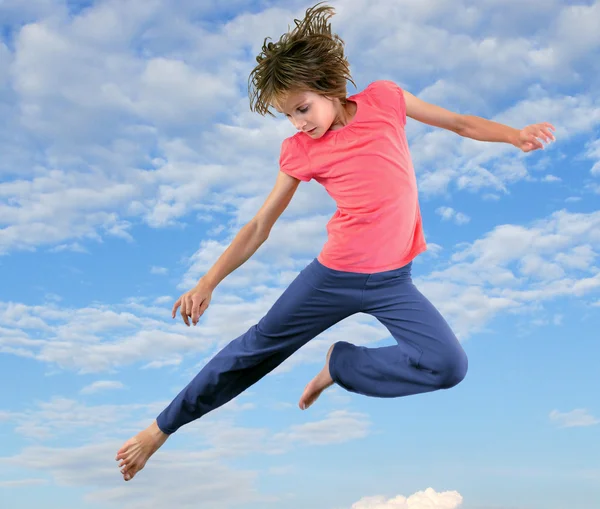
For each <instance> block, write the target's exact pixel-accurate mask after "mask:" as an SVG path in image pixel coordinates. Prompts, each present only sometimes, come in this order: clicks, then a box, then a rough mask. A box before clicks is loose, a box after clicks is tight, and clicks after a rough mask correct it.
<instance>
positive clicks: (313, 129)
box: [306, 127, 316, 134]
mask: <svg viewBox="0 0 600 509" xmlns="http://www.w3.org/2000/svg"><path fill="white" fill-rule="evenodd" d="M315 129H316V127H313V128H312V129H311V130H310V131H306V134H312V133H314V132H315Z"/></svg>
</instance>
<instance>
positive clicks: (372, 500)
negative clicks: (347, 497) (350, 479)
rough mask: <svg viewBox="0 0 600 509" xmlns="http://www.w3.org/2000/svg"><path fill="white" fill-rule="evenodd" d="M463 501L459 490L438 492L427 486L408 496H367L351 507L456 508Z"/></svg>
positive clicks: (356, 508) (364, 508) (377, 508)
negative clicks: (389, 497) (388, 497)
mask: <svg viewBox="0 0 600 509" xmlns="http://www.w3.org/2000/svg"><path fill="white" fill-rule="evenodd" d="M462 502H463V497H462V496H461V494H460V493H458V492H457V491H444V492H441V493H437V492H436V491H435V490H434V489H433V488H427V489H426V490H425V491H419V492H417V493H415V494H414V495H411V496H410V497H408V498H407V497H404V496H402V495H398V496H397V497H394V498H391V499H387V498H386V497H383V496H373V497H366V498H363V499H361V500H359V501H358V502H356V503H355V504H352V507H351V509H456V508H458V507H460V505H461V504H462Z"/></svg>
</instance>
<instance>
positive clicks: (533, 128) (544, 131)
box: [514, 122, 556, 152]
mask: <svg viewBox="0 0 600 509" xmlns="http://www.w3.org/2000/svg"><path fill="white" fill-rule="evenodd" d="M550 129H552V130H553V131H556V128H555V127H554V126H553V125H552V124H549V123H548V122H543V123H541V124H531V125H528V126H527V127H525V128H523V129H522V130H521V131H519V135H518V136H517V140H516V141H515V143H514V145H515V147H517V148H520V149H521V150H522V151H523V152H531V151H533V150H537V149H540V148H541V149H542V150H543V149H544V145H543V143H542V142H541V141H540V140H539V138H541V139H542V140H544V141H545V142H546V143H549V142H551V141H555V140H556V138H555V137H554V134H553V133H552V132H551V130H550Z"/></svg>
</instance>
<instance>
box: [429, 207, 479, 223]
mask: <svg viewBox="0 0 600 509" xmlns="http://www.w3.org/2000/svg"><path fill="white" fill-rule="evenodd" d="M436 213H437V214H438V215H439V216H441V218H442V219H443V220H444V221H454V222H455V223H456V224H458V225H461V224H466V223H468V222H469V221H470V220H471V218H470V217H469V216H467V215H466V214H463V213H462V212H457V211H456V210H454V209H453V208H452V207H439V208H438V209H437V210H436Z"/></svg>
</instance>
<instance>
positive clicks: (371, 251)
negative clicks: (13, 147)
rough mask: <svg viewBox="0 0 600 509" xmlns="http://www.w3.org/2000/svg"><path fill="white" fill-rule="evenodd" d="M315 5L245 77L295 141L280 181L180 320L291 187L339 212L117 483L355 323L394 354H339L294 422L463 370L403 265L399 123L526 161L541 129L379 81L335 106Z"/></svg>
mask: <svg viewBox="0 0 600 509" xmlns="http://www.w3.org/2000/svg"><path fill="white" fill-rule="evenodd" d="M332 15H333V9H332V8H331V7H328V6H326V5H321V3H319V4H317V5H315V6H314V7H313V8H310V9H308V10H307V11H306V16H305V18H304V19H303V20H301V21H300V20H295V24H296V27H295V29H294V30H292V31H291V32H289V33H287V34H284V35H283V36H282V37H281V39H280V40H279V42H277V43H275V44H273V43H268V44H267V42H266V41H267V39H265V41H264V44H263V47H262V52H261V54H260V55H259V56H258V57H257V59H256V60H257V62H258V65H257V66H256V67H255V69H254V70H253V71H252V73H251V75H250V83H249V93H250V104H251V109H252V110H253V111H256V112H258V113H260V114H262V115H265V114H270V115H273V113H272V112H271V111H270V109H271V108H275V109H276V110H277V111H279V112H280V113H282V114H285V115H286V116H287V118H289V120H290V121H291V122H292V123H293V124H294V126H295V127H296V128H297V129H298V131H299V132H298V133H296V134H295V135H294V136H292V137H290V138H288V139H286V140H284V142H283V144H282V148H281V156H280V172H279V175H278V177H277V180H276V182H275V186H274V188H273V190H272V192H271V193H270V195H269V196H268V197H267V199H266V201H265V203H264V205H263V206H262V207H261V209H260V210H259V211H258V213H257V214H256V216H255V217H254V218H252V219H251V220H250V221H249V222H248V223H247V224H246V225H245V226H244V227H243V228H242V229H241V230H240V232H239V233H238V234H237V236H236V237H235V238H234V240H233V241H232V243H231V245H230V246H229V247H228V249H227V250H226V251H225V252H224V253H223V255H222V256H221V257H220V258H219V260H218V261H217V262H216V263H215V265H214V266H213V267H212V268H211V269H210V270H209V271H208V273H206V274H205V275H204V276H203V277H202V278H201V279H200V281H199V282H198V284H197V286H196V287H195V288H193V289H192V290H190V291H189V292H187V293H185V294H184V295H182V296H181V297H180V298H179V299H178V300H177V302H175V305H174V307H173V318H175V313H176V310H177V309H178V308H180V314H181V316H182V318H183V321H184V322H185V324H186V325H188V326H189V325H190V320H191V323H192V324H193V325H196V324H197V323H198V320H199V318H200V317H201V316H202V314H203V313H204V312H205V311H206V309H207V308H208V306H209V304H210V300H211V295H212V292H213V290H214V289H215V287H216V286H217V285H218V284H219V283H220V282H221V281H222V280H223V279H224V278H225V277H226V276H227V275H229V274H230V273H231V272H233V271H234V270H235V269H237V268H238V267H239V266H240V265H242V264H243V263H244V262H245V261H247V260H248V259H249V258H250V257H251V256H252V255H253V254H254V252H255V251H256V250H257V249H258V248H259V247H260V246H261V245H262V244H263V242H265V241H266V240H267V238H268V237H269V232H270V231H271V228H272V227H273V224H274V223H275V221H276V220H277V219H278V218H279V216H280V215H281V213H282V212H283V211H284V210H285V208H286V207H287V205H288V204H289V203H290V200H291V199H292V196H293V195H294V192H295V191H296V189H297V188H298V185H299V183H300V182H301V181H305V182H307V181H309V180H311V179H315V180H316V181H317V182H319V183H320V184H322V185H323V186H325V188H326V190H327V192H328V193H329V194H330V195H331V196H332V197H333V198H334V200H335V201H336V203H337V211H336V212H335V214H334V215H333V217H332V218H331V220H330V221H329V223H328V225H327V231H328V240H327V242H326V244H325V246H324V247H323V249H322V251H321V252H320V254H319V256H318V257H317V258H316V259H314V260H313V261H312V262H311V263H310V264H309V265H308V266H307V267H306V268H304V269H303V270H302V271H301V272H300V274H299V275H298V276H297V278H296V279H295V280H294V281H293V282H292V283H291V284H290V286H289V288H288V289H287V290H285V292H284V293H283V294H282V295H281V297H280V298H279V299H278V300H277V302H275V304H274V305H273V307H272V308H271V309H270V310H269V312H268V313H267V314H266V315H265V316H264V317H263V318H262V319H261V320H260V321H259V322H258V323H257V324H255V325H254V326H252V327H250V329H248V331H247V332H245V333H244V334H242V335H241V336H240V337H238V338H237V339H234V340H233V341H232V342H231V343H229V344H228V345H227V346H226V347H225V348H224V349H223V350H221V351H220V352H219V353H218V354H217V355H216V356H215V357H214V358H213V359H212V360H210V361H209V362H208V363H207V364H206V366H205V367H204V368H203V369H202V370H201V371H200V373H198V375H197V376H196V377H195V378H194V379H193V380H192V381H191V383H190V384H189V385H188V386H187V387H186V388H185V389H183V391H181V393H180V394H179V395H178V396H177V397H176V398H175V399H174V400H173V402H172V403H171V404H170V405H169V406H168V407H167V408H166V409H165V410H164V411H163V412H162V413H161V414H160V415H159V416H158V417H157V419H156V421H154V422H153V423H152V424H151V425H150V426H149V427H148V428H147V429H146V430H144V431H142V432H141V433H139V434H138V435H136V436H135V437H134V438H132V439H130V440H128V441H127V442H126V443H125V444H124V446H123V447H122V448H121V449H120V450H119V452H118V453H117V457H116V459H117V461H119V467H120V470H121V473H122V474H123V478H124V479H125V480H126V481H128V480H130V479H132V478H133V476H134V475H135V474H136V473H137V472H138V471H139V470H141V469H142V468H143V467H144V465H145V463H146V461H147V460H148V458H149V457H150V456H151V455H152V454H153V453H154V452H156V450H157V449H158V448H159V447H160V446H161V445H162V444H163V443H164V442H165V441H166V439H167V438H168V436H169V435H171V434H173V433H174V432H175V431H177V429H179V428H180V427H181V426H183V425H184V424H187V423H189V422H190V421H193V420H195V419H198V418H199V417H202V416H203V415H206V414H207V413H208V412H210V411H211V410H214V409H215V408H217V407H219V406H221V405H223V404H225V403H227V402H228V401H230V400H231V399H232V398H234V397H235V396H237V395H239V394H240V393H241V392H243V391H244V390H245V389H247V388H248V387H250V386H251V385H252V384H254V383H256V382H257V381H258V380H260V379H261V378H262V377H264V376H265V375H266V374H267V373H269V372H270V371H272V370H273V369H274V368H276V367H277V366H279V365H280V364H281V363H282V362H283V361H285V359H287V358H288V357H289V356H290V355H292V354H293V353H294V352H295V351H296V350H298V349H299V348H300V347H302V346H303V345H304V344H306V343H307V342H308V341H310V340H311V339H313V338H314V337H316V336H318V335H319V334H320V333H321V332H323V331H325V330H326V329H328V328H329V327H331V326H333V325H334V324H336V323H338V322H340V321H341V320H343V319H344V318H347V317H349V316H351V315H353V314H355V313H359V312H360V313H368V314H370V315H372V316H374V317H375V318H377V320H379V322H381V323H382V324H383V325H384V326H385V327H387V328H388V330H389V331H390V334H391V335H392V336H393V337H394V338H395V340H396V341H397V344H396V345H393V346H386V347H381V348H365V347H357V346H354V345H352V344H350V343H347V342H344V341H341V342H338V343H335V344H334V345H332V346H331V348H330V349H329V352H328V353H327V358H326V362H325V366H324V367H323V369H322V370H321V372H320V373H319V374H318V375H317V376H316V377H315V378H314V379H313V380H312V381H311V382H310V383H309V384H308V385H307V386H306V389H305V390H304V393H303V394H302V396H301V398H300V401H299V406H300V408H301V409H306V408H308V407H309V406H310V405H312V404H313V403H314V402H315V400H316V399H317V398H318V397H319V395H320V394H321V392H322V391H323V390H324V389H325V388H327V387H329V386H331V385H333V384H334V383H336V384H338V385H339V386H341V387H343V388H344V389H346V390H348V391H352V392H355V393H358V394H364V395H367V396H375V397H385V398H396V397H401V396H408V395H411V394H418V393H424V392H428V391H435V390H439V389H447V388H450V387H454V386H455V385H456V384H458V383H460V382H461V381H462V380H463V378H464V377H465V374H466V372H467V357H466V355H465V352H464V351H463V349H462V347H461V345H460V343H459V342H458V340H457V339H456V337H455V335H454V334H453V332H452V330H451V329H450V327H449V326H448V324H447V323H446V321H445V320H444V318H443V317H442V316H441V315H440V313H439V312H438V311H437V310H436V309H435V308H434V306H433V305H432V304H431V303H430V302H429V301H428V300H427V299H426V298H425V297H424V296H423V295H422V294H421V293H420V292H419V290H418V289H417V288H416V287H415V286H414V284H413V283H412V281H411V265H412V260H413V259H414V258H415V257H416V256H417V255H419V254H420V253H422V252H423V251H425V249H426V244H425V238H424V235H423V228H422V223H421V214H420V210H419V203H418V196H417V185H416V177H415V172H414V170H413V166H412V162H411V157H410V153H409V148H408V143H407V139H406V134H405V125H406V117H411V118H413V119H416V120H419V121H421V122H425V123H427V124H429V125H433V126H437V127H441V128H444V129H448V130H451V131H454V132H455V133H457V134H459V135H461V136H465V137H469V138H473V139H476V140H483V141H497V142H506V143H511V144H513V145H514V146H516V147H518V148H520V149H521V150H523V151H524V152H529V151H531V150H535V149H538V148H543V145H542V143H541V141H540V140H539V139H538V138H541V139H543V140H545V141H550V140H553V139H554V136H553V134H552V133H551V132H550V129H554V128H553V126H551V125H550V124H547V123H544V124H535V125H532V126H528V127H526V128H525V129H523V130H521V131H519V130H516V129H512V128H510V127H508V126H504V125H501V124H497V123H495V122H491V121H488V120H485V119H482V118H479V117H472V116H465V115H459V114H456V113H452V112H450V111H447V110H445V109H443V108H440V107H437V106H434V105H432V104H428V103H426V102H423V101H421V100H419V99H417V98H416V97H415V96H414V95H412V94H410V93H409V92H407V91H405V90H402V89H401V88H400V87H398V86H397V85H396V84H394V83H392V82H390V81H375V82H373V83H371V84H370V85H369V86H368V87H366V89H364V90H363V91H361V92H359V93H357V94H355V95H353V96H350V97H347V96H346V82H347V81H348V80H349V81H351V82H352V83H354V82H353V81H352V78H351V76H350V72H349V66H348V62H347V60H346V58H345V57H344V51H343V46H344V43H343V41H342V40H341V39H340V38H339V37H338V36H337V35H335V34H333V35H332V33H331V28H330V25H329V23H328V20H329V18H330V17H331V16H332Z"/></svg>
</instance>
